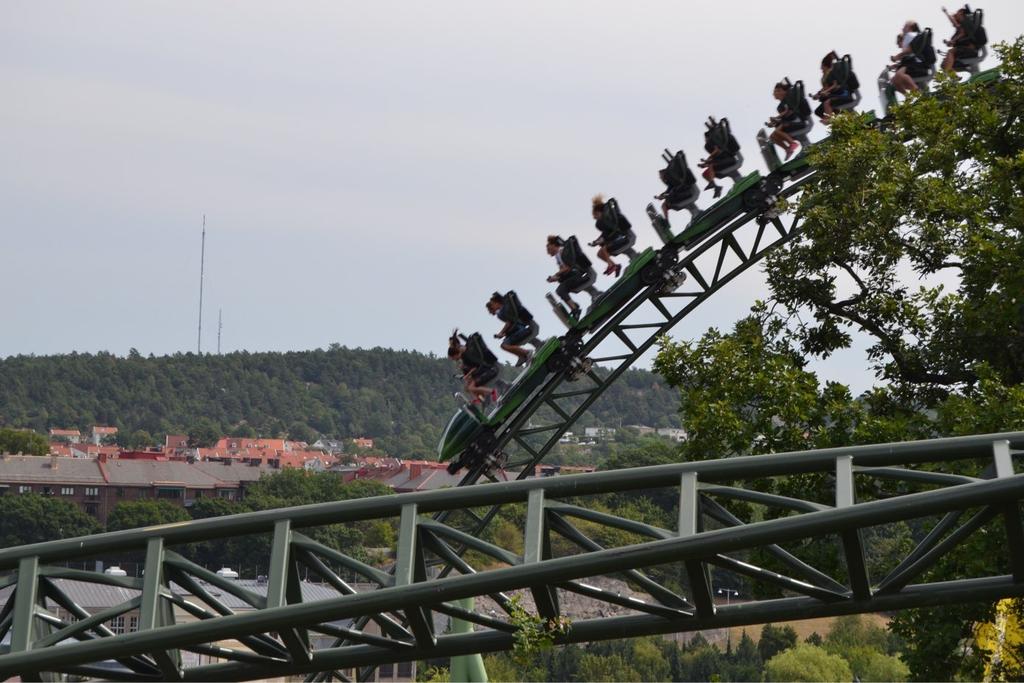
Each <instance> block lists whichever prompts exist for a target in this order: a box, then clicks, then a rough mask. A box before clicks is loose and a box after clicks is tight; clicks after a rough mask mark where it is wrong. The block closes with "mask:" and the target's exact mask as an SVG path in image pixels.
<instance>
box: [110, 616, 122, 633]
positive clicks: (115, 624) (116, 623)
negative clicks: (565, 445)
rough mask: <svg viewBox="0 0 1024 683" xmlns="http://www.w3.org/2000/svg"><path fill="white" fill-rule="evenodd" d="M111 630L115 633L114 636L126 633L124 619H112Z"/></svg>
mask: <svg viewBox="0 0 1024 683" xmlns="http://www.w3.org/2000/svg"><path fill="white" fill-rule="evenodd" d="M110 630H111V631H113V632H114V635H120V634H122V633H124V617H114V618H113V619H111V620H110Z"/></svg>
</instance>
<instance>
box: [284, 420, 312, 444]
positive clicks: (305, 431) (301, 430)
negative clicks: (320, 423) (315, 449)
mask: <svg viewBox="0 0 1024 683" xmlns="http://www.w3.org/2000/svg"><path fill="white" fill-rule="evenodd" d="M288 438H289V439H291V440H292V441H303V442H305V443H313V442H314V441H316V438H317V437H316V432H314V431H313V429H312V428H311V427H310V426H309V425H308V424H306V423H305V422H298V421H296V422H292V425H291V426H290V427H289V428H288Z"/></svg>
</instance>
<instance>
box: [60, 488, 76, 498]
mask: <svg viewBox="0 0 1024 683" xmlns="http://www.w3.org/2000/svg"><path fill="white" fill-rule="evenodd" d="M60 495H62V496H73V495H75V487H74V486H61V487H60Z"/></svg>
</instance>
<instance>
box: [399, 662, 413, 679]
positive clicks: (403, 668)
mask: <svg viewBox="0 0 1024 683" xmlns="http://www.w3.org/2000/svg"><path fill="white" fill-rule="evenodd" d="M398 677H399V678H412V662H399V663H398Z"/></svg>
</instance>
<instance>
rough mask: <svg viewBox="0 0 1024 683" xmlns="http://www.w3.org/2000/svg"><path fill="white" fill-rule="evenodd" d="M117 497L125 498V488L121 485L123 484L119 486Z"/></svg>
mask: <svg viewBox="0 0 1024 683" xmlns="http://www.w3.org/2000/svg"><path fill="white" fill-rule="evenodd" d="M117 497H118V498H124V488H123V487H121V486H118V487H117Z"/></svg>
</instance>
